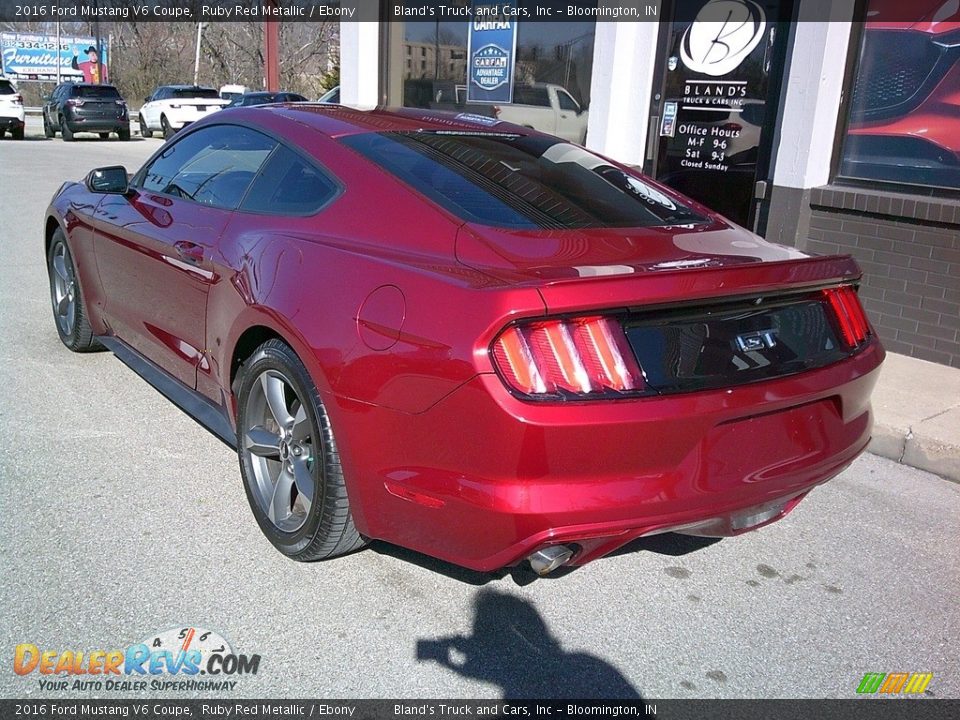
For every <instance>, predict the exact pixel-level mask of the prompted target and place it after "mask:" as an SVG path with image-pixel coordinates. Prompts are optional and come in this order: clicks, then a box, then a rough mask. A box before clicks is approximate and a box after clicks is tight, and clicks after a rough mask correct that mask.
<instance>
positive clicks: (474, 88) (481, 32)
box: [467, 0, 517, 103]
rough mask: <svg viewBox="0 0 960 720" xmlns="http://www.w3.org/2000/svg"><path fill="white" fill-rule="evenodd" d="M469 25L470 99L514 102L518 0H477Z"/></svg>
mask: <svg viewBox="0 0 960 720" xmlns="http://www.w3.org/2000/svg"><path fill="white" fill-rule="evenodd" d="M469 26H470V29H469V35H468V40H467V45H468V48H467V57H468V58H469V66H468V68H467V72H468V75H469V78H468V82H467V102H481V103H482V102H490V103H495V102H500V103H509V102H512V101H513V69H514V65H515V64H516V56H517V10H516V0H509V2H503V0H501V2H498V3H490V2H489V1H486V0H474V3H473V6H472V19H471V20H470V24H469Z"/></svg>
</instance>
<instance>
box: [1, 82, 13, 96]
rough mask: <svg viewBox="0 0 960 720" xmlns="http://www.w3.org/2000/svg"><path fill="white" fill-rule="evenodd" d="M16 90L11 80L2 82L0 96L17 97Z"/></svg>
mask: <svg viewBox="0 0 960 720" xmlns="http://www.w3.org/2000/svg"><path fill="white" fill-rule="evenodd" d="M16 92H17V91H16V90H15V89H14V87H13V83H11V82H10V81H9V80H0V95H15V94H16Z"/></svg>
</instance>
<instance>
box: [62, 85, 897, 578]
mask: <svg viewBox="0 0 960 720" xmlns="http://www.w3.org/2000/svg"><path fill="white" fill-rule="evenodd" d="M44 241H45V248H46V255H47V259H48V265H49V273H50V292H51V298H52V302H53V311H54V318H55V320H56V327H57V331H58V333H59V335H60V338H61V339H62V341H63V342H64V344H65V345H66V346H67V347H68V348H70V349H71V350H74V351H85V350H93V349H95V348H98V347H101V346H105V347H107V348H108V349H110V350H112V351H113V352H114V353H115V354H116V355H117V356H118V357H119V358H120V359H121V360H122V361H123V362H125V363H126V364H127V365H129V366H130V367H132V368H133V369H134V370H135V371H136V372H138V373H139V374H140V375H141V376H142V377H144V378H145V379H146V380H147V381H148V382H150V383H151V384H153V385H154V386H155V387H156V388H157V389H158V390H159V391H160V392H162V393H163V394H164V395H166V396H167V397H168V398H169V399H170V400H171V401H173V402H174V403H176V404H177V405H178V406H179V407H180V408H182V409H183V410H184V411H185V412H187V413H188V414H189V415H191V416H192V417H193V418H195V419H196V420H197V421H199V422H200V424H201V425H203V426H205V427H206V428H207V429H209V430H210V431H212V432H213V433H215V434H216V435H217V436H219V437H220V438H221V439H222V440H223V441H224V442H226V443H228V444H230V445H231V446H234V447H236V449H237V453H238V455H239V460H240V472H241V475H242V477H243V481H244V486H245V489H246V493H247V496H248V499H249V501H250V506H251V508H252V509H253V514H254V516H255V517H256V519H257V522H258V523H259V525H260V527H261V529H262V530H263V532H264V533H265V534H266V536H267V537H268V538H269V539H270V541H271V542H272V543H273V544H274V545H275V546H276V547H277V548H278V549H279V550H280V551H281V552H283V553H285V554H286V555H288V556H290V557H292V558H294V559H296V560H314V559H319V558H327V557H332V556H335V555H339V554H342V553H345V552H349V551H351V550H354V549H356V548H359V547H360V546H361V545H363V543H364V542H365V541H366V540H367V539H370V538H379V539H383V540H386V541H389V542H391V543H396V544H399V545H402V546H405V547H408V548H412V549H415V550H418V551H422V552H424V553H427V554H430V555H433V556H436V557H439V558H442V559H444V560H448V561H451V562H453V563H457V564H460V565H463V566H466V567H469V568H473V569H476V570H493V569H498V568H504V567H509V566H515V565H518V564H520V563H522V562H523V561H524V560H528V561H529V562H530V564H531V566H532V567H533V569H534V570H536V571H537V572H538V573H540V574H546V573H548V572H550V571H552V570H554V569H555V568H557V567H560V566H561V565H565V564H573V565H577V564H583V563H585V562H588V561H590V560H592V559H595V558H597V557H600V556H603V555H605V554H607V553H609V552H611V551H613V550H615V549H616V548H618V547H620V546H622V545H624V544H625V543H627V542H629V541H631V540H633V539H635V538H637V537H640V536H644V535H652V534H656V533H663V532H670V531H673V532H683V533H689V534H696V535H707V536H721V535H734V534H737V533H741V532H745V531H747V530H752V529H754V528H757V527H760V526H762V525H765V524H767V523H770V522H773V521H775V520H777V519H778V518H781V517H783V516H784V515H785V514H786V513H788V512H789V511H790V510H792V509H793V507H794V506H795V505H796V504H797V503H798V502H799V501H800V500H801V499H802V498H803V497H804V496H805V495H806V493H808V492H809V491H810V490H811V488H813V487H815V486H816V485H818V484H820V483H823V482H825V481H827V480H829V479H830V478H831V477H833V476H835V475H836V474H837V473H838V472H840V471H841V470H842V469H843V468H845V467H846V466H847V465H849V464H850V462H851V461H852V460H853V459H854V458H856V457H857V455H858V454H859V453H860V452H861V451H862V450H863V449H864V447H865V446H866V444H867V442H868V441H869V439H870V428H871V411H870V402H869V398H870V392H871V389H872V388H873V385H874V383H875V381H876V379H877V375H878V368H879V365H880V363H881V361H882V360H883V355H884V351H883V349H882V347H881V345H880V343H879V341H878V340H877V338H876V336H875V334H874V333H873V331H872V330H871V327H870V325H869V323H868V322H867V319H866V318H865V316H864V313H863V310H862V308H861V306H860V303H859V301H858V299H857V281H858V278H859V277H860V271H859V269H858V268H857V266H856V264H855V263H854V262H853V260H851V259H850V258H849V257H810V256H807V255H804V254H802V253H800V252H797V251H796V250H793V249H790V248H785V247H781V246H777V245H773V244H770V243H767V242H766V241H764V240H763V239H761V238H759V237H757V236H755V235H753V234H752V233H749V232H747V231H746V230H744V229H742V228H739V227H737V226H735V225H732V224H731V223H730V222H728V221H727V220H725V219H724V218H722V217H720V216H718V215H716V214H715V213H713V212H711V211H710V210H708V209H707V208H705V207H702V206H699V205H697V204H696V203H694V202H692V201H690V200H688V199H686V198H684V197H682V196H680V195H678V194H677V193H675V192H673V191H672V190H669V189H668V188H665V187H662V186H659V185H657V184H656V183H654V182H652V181H650V180H648V179H647V178H645V177H643V176H642V175H639V174H637V173H636V172H634V171H633V170H631V169H629V168H627V167H624V166H622V165H619V164H617V163H616V162H613V161H611V160H608V159H606V158H604V157H601V156H599V155H596V154H594V153H592V152H590V151H588V150H585V149H584V148H582V147H579V146H577V145H573V144H570V143H567V142H564V141H561V140H558V139H557V138H554V137H551V136H548V135H544V134H541V133H538V132H536V131H533V130H530V129H528V128H522V127H518V126H514V125H511V124H508V123H503V122H497V121H494V120H492V119H490V118H484V117H477V116H472V115H467V114H461V115H453V114H449V115H447V114H440V113H426V112H421V111H413V110H396V111H387V110H382V109H381V110H375V111H371V112H362V111H358V110H352V109H348V108H344V107H338V106H330V105H325V106H316V105H305V104H298V105H289V106H282V105H278V106H273V107H270V108H267V109H264V108H255V109H237V110H230V111H224V112H220V113H217V114H215V115H212V116H210V117H209V118H207V119H204V120H202V121H200V122H197V123H195V124H193V125H191V126H190V128H189V129H188V130H186V131H185V132H183V133H181V134H178V135H177V137H176V138H175V139H174V140H173V141H171V142H168V143H167V144H165V145H164V146H163V147H162V148H161V149H160V150H158V151H157V153H156V154H155V155H154V156H153V157H152V158H150V160H149V161H148V162H147V163H146V164H145V165H144V166H143V167H142V168H141V169H140V170H138V171H137V172H136V173H135V174H134V175H133V176H132V177H129V176H128V174H127V171H126V170H125V169H124V168H121V167H108V168H101V169H98V170H94V171H93V172H91V173H90V174H89V175H88V176H87V178H86V180H85V181H84V182H83V183H67V184H65V185H64V186H63V187H61V188H60V190H59V191H58V192H57V193H56V195H55V196H54V198H53V201H52V203H51V205H50V207H49V209H48V212H47V216H46V222H45V233H44Z"/></svg>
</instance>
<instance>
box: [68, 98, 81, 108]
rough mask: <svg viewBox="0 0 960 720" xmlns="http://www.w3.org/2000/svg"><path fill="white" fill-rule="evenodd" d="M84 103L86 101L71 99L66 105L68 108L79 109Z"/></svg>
mask: <svg viewBox="0 0 960 720" xmlns="http://www.w3.org/2000/svg"><path fill="white" fill-rule="evenodd" d="M85 102H86V100H77V99H71V100H67V105H69V106H70V107H81V106H82V105H83V104H84V103H85Z"/></svg>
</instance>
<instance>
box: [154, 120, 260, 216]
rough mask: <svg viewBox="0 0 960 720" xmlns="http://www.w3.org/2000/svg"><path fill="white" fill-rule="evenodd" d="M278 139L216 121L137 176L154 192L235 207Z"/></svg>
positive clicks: (165, 151) (211, 204) (197, 201)
mask: <svg viewBox="0 0 960 720" xmlns="http://www.w3.org/2000/svg"><path fill="white" fill-rule="evenodd" d="M276 145H277V143H276V142H274V141H273V140H271V139H270V138H268V137H267V136H266V135H262V134H261V133H258V132H256V131H254V130H250V129H248V128H242V127H238V126H236V125H212V126H210V127H205V128H203V129H202V130H197V131H196V132H194V133H190V134H189V135H187V136H185V137H184V138H183V139H182V140H180V141H178V142H175V143H173V144H172V145H171V146H170V147H169V148H168V149H166V150H164V152H163V153H162V154H161V155H160V156H159V157H157V158H156V159H155V160H154V161H153V162H152V163H150V165H149V166H148V167H146V168H144V170H143V171H141V173H140V175H138V178H137V181H136V184H139V186H140V187H142V188H143V189H144V190H147V191H150V192H158V193H163V194H165V195H175V196H177V197H182V198H186V199H188V200H192V201H193V202H196V203H200V204H201V205H209V206H211V207H218V208H224V209H227V210H233V209H235V208H236V207H237V205H239V204H240V200H241V199H242V198H243V196H244V194H245V193H246V191H247V188H248V187H249V186H250V183H251V182H252V181H253V178H254V177H255V176H256V174H257V172H258V171H259V170H260V166H261V165H263V162H264V161H265V160H266V159H267V156H268V155H270V153H271V151H273V149H274V148H275V147H276Z"/></svg>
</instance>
